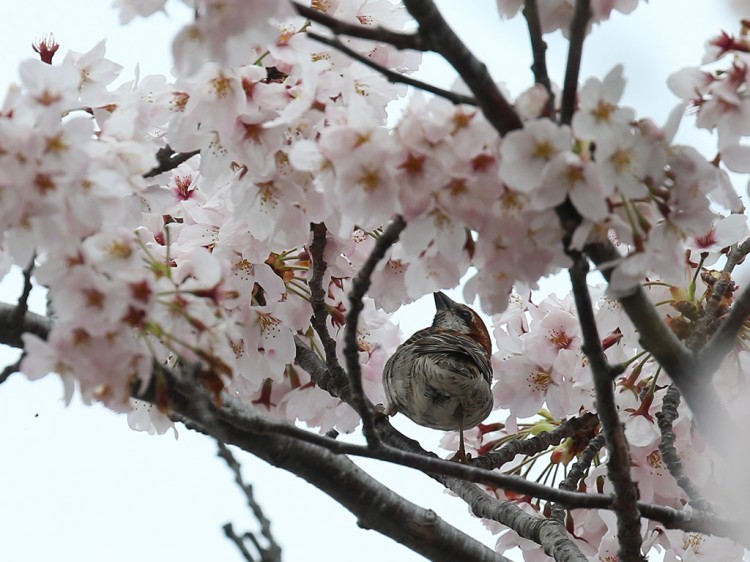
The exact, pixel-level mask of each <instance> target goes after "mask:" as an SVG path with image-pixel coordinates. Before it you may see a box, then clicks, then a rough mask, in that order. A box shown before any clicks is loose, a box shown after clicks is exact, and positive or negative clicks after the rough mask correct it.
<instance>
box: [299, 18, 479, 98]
mask: <svg viewBox="0 0 750 562" xmlns="http://www.w3.org/2000/svg"><path fill="white" fill-rule="evenodd" d="M307 36H308V37H309V38H310V39H314V40H315V41H318V42H319V43H323V44H324V45H328V46H329V47H333V48H334V49H336V50H338V51H341V52H342V53H344V54H345V55H348V56H349V57H351V58H353V59H354V60H356V61H359V62H361V63H362V64H364V65H365V66H367V67H369V68H372V69H373V70H375V71H376V72H378V73H380V74H382V75H383V76H385V78H386V79H387V80H388V81H389V82H392V83H400V84H406V85H407V86H413V87H414V88H418V89H420V90H423V91H425V92H430V93H431V94H435V95H436V96H440V97H441V98H445V99H447V100H448V101H450V102H451V103H454V104H466V105H473V106H476V105H477V100H475V99H474V98H472V97H471V96H465V95H463V94H459V93H457V92H451V91H450V90H444V89H442V88H438V87H437V86H433V85H432V84H427V83H426V82H422V81H421V80H416V79H414V78H411V77H409V76H406V75H404V74H401V73H400V72H396V71H394V70H390V69H388V68H385V67H384V66H381V65H379V64H377V63H376V62H373V61H372V60H371V59H369V58H368V57H366V56H365V55H362V54H360V53H358V52H357V51H355V50H354V49H351V48H350V47H347V46H346V45H345V44H344V43H342V42H341V41H340V40H339V39H336V38H330V37H325V36H323V35H318V34H317V33H315V32H313V31H308V32H307Z"/></svg>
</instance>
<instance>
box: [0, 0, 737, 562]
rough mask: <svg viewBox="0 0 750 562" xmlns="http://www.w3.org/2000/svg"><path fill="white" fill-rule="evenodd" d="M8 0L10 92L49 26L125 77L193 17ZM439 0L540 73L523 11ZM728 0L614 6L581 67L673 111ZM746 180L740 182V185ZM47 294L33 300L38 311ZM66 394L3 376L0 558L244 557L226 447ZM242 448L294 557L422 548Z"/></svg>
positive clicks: (405, 475) (431, 63)
mask: <svg viewBox="0 0 750 562" xmlns="http://www.w3.org/2000/svg"><path fill="white" fill-rule="evenodd" d="M5 4H6V5H5V6H4V10H3V18H1V19H0V37H2V46H3V57H2V58H1V59H0V90H2V91H3V92H4V90H5V89H6V87H7V85H8V84H9V83H10V82H12V81H14V80H16V77H17V74H16V66H17V63H18V61H20V60H21V59H22V58H25V57H29V56H33V53H32V51H31V48H30V45H31V43H32V42H33V41H34V40H35V39H37V38H39V37H40V36H41V35H42V34H44V33H48V32H54V34H55V37H56V38H57V40H58V41H59V42H60V43H61V45H62V47H61V53H60V54H59V55H58V56H61V55H63V54H64V52H65V51H66V50H67V49H73V50H76V51H86V50H88V49H90V48H91V47H92V46H93V45H94V44H95V43H96V42H97V41H99V40H100V39H102V38H107V50H108V58H110V59H112V60H114V61H115V62H118V63H120V64H122V65H124V66H125V69H124V71H123V73H122V77H123V79H125V80H128V79H131V78H132V76H133V72H134V68H135V65H136V64H137V63H139V64H140V68H141V71H140V75H141V76H145V75H147V74H153V73H166V72H168V70H169V68H170V66H171V57H170V54H169V53H170V39H171V37H172V35H173V34H174V32H175V30H176V29H178V28H179V26H180V24H181V22H182V21H184V20H185V19H186V18H187V17H189V11H188V10H187V9H186V8H185V7H184V6H183V5H182V4H181V3H180V2H176V1H175V0H171V2H170V3H168V11H169V13H170V17H167V16H164V15H163V14H159V15H157V16H155V17H153V18H151V19H149V20H137V21H134V22H133V23H131V24H130V25H129V26H128V27H125V28H121V27H120V26H119V24H118V21H117V15H116V13H115V12H114V11H113V10H111V9H109V8H108V7H107V5H108V2H106V1H102V0H78V1H77V2H75V3H67V2H58V1H54V0H25V1H22V2H6V3H5ZM439 4H440V5H441V6H442V7H443V9H444V13H445V15H446V17H447V19H448V21H450V22H452V24H453V25H454V26H455V27H456V29H457V31H458V32H459V33H460V34H461V35H462V36H463V37H464V39H465V40H466V41H467V42H468V43H469V45H470V46H471V47H472V48H473V49H474V50H475V52H476V53H477V54H478V55H479V56H480V57H481V58H483V59H484V61H485V62H486V63H487V64H488V66H489V67H490V70H491V72H492V73H493V75H494V76H495V77H496V78H497V79H498V80H501V81H504V82H506V83H507V85H508V87H509V88H510V90H511V91H512V92H513V93H518V92H519V91H521V90H522V89H524V88H525V87H527V86H528V85H529V84H530V83H531V81H532V76H531V72H530V70H529V66H530V59H529V47H528V40H527V38H526V35H525V33H524V26H523V20H521V19H520V18H519V19H517V20H515V21H513V22H509V23H505V24H500V22H499V21H498V18H497V14H496V10H495V3H494V1H485V0H472V1H470V2H456V1H455V0H454V1H450V0H446V1H443V2H439ZM72 6H75V7H72ZM681 6H690V9H691V11H690V12H689V13H688V12H684V13H679V12H673V11H671V10H675V9H679V8H680V7H681ZM723 6H724V4H723V3H721V2H716V1H714V0H694V1H692V2H678V1H676V0H652V3H650V4H642V5H641V6H639V8H638V9H637V11H636V13H634V14H633V15H631V16H628V17H620V16H617V15H616V16H614V17H613V19H612V21H611V22H608V23H605V24H604V25H602V26H600V27H599V28H597V29H596V30H595V31H594V33H593V35H592V37H591V38H590V40H589V42H587V44H586V47H585V48H584V64H583V70H582V73H581V76H582V78H585V77H586V76H589V75H598V76H600V77H601V76H603V75H604V74H606V72H608V71H609V70H610V69H611V68H612V67H613V66H614V65H616V64H618V63H624V64H625V75H626V77H627V78H628V86H627V89H626V93H625V100H624V101H625V103H628V104H630V105H633V106H634V107H635V108H636V110H637V112H638V115H639V116H652V117H654V119H655V121H656V122H657V123H663V122H664V120H665V119H666V116H667V114H668V112H669V110H670V109H671V108H672V107H673V106H674V104H675V103H676V101H677V100H676V99H675V98H674V97H673V96H672V95H671V94H670V93H669V91H668V90H667V88H666V85H665V82H664V81H665V78H666V76H667V74H668V73H669V72H671V71H674V70H677V69H679V68H681V67H683V66H687V65H692V64H695V63H697V62H698V61H700V59H701V56H702V53H703V42H704V41H705V39H706V38H707V37H709V36H710V35H712V34H714V33H716V32H717V31H718V30H720V29H726V30H727V31H730V32H736V30H737V28H738V25H737V23H736V19H735V18H734V17H732V16H731V15H730V14H729V13H728V12H727V11H726V10H725V9H724V8H723ZM549 43H550V49H549V51H548V52H549V57H548V61H549V62H548V64H549V66H550V69H551V75H552V78H553V80H554V81H556V82H557V83H558V84H559V83H561V82H562V76H563V68H564V67H563V63H564V60H565V57H566V55H567V51H566V49H564V48H561V47H564V45H565V43H564V42H563V41H562V39H561V38H560V37H559V34H558V35H554V36H553V37H551V38H550V40H549ZM421 77H422V78H423V79H425V80H428V81H430V82H433V83H436V84H438V85H441V86H443V87H447V86H449V85H450V84H451V83H452V82H453V80H454V74H453V72H451V71H450V69H449V68H448V66H447V65H446V64H445V63H442V62H441V61H438V60H435V59H433V58H428V60H427V61H426V63H425V65H424V72H423V74H422V76H421ZM685 128H686V127H685V126H683V130H684V129H685ZM699 138H700V139H702V141H703V142H704V143H705V144H704V145H703V146H704V151H705V152H706V154H709V153H710V151H711V144H710V140H709V139H708V137H707V136H706V135H703V136H700V137H699ZM739 189H740V190H741V192H742V193H743V194H744V186H739ZM18 292H19V285H18V279H17V278H16V279H15V280H13V279H10V280H5V281H4V282H3V283H2V284H0V298H2V300H4V301H6V302H12V301H13V299H14V297H15V296H16V295H17V294H18ZM456 296H458V295H457V294H456ZM37 297H38V295H37ZM459 298H460V297H459ZM430 300H431V299H430ZM40 301H41V299H39V298H37V300H36V301H35V303H34V305H35V306H36V310H37V311H41V306H42V303H41V302H40ZM408 313H409V314H408V317H409V319H410V320H408V321H407V319H406V315H404V317H403V327H404V332H405V333H406V334H407V335H408V334H411V333H412V332H413V331H414V330H416V329H418V328H421V327H424V326H425V325H427V324H428V323H429V322H430V320H431V317H432V313H433V311H432V305H431V304H429V303H427V304H417V305H413V306H412V307H410V308H409V309H408ZM2 366H4V364H3V365H0V368H2ZM61 395H62V387H61V384H60V383H59V381H58V380H56V378H54V377H47V378H46V379H44V380H42V381H40V382H35V383H30V382H27V381H26V380H25V379H24V378H23V377H22V376H19V375H15V376H13V377H11V378H10V379H9V380H8V381H7V382H6V383H4V384H3V385H2V386H0V455H1V456H0V529H1V530H2V532H0V537H1V538H0V559H1V560H9V561H11V560H12V561H19V562H26V561H29V562H31V561H41V560H76V561H78V562H94V561H96V562H99V561H100V560H107V561H108V562H126V561H127V562H130V561H132V560H134V559H137V560H140V561H144V562H145V561H152V560H153V561H163V560H179V561H181V562H193V561H196V562H197V561H202V560H207V559H208V560H222V561H227V562H229V561H233V560H237V561H239V560H241V557H240V555H239V554H238V553H237V552H236V550H235V548H234V546H233V545H231V544H230V543H229V542H228V541H227V540H226V539H224V537H223V534H222V532H221V525H223V524H224V523H225V522H227V521H233V522H235V524H236V527H237V528H238V529H244V528H245V527H247V526H249V525H251V522H252V518H251V517H250V515H249V513H248V511H247V509H246V507H245V506H244V503H243V499H242V496H241V494H240V492H239V490H238V489H237V488H236V487H235V486H234V484H233V482H232V475H231V474H230V472H229V471H228V470H227V469H226V468H225V466H224V464H223V461H221V460H219V459H217V458H216V457H215V445H214V444H213V442H211V441H210V440H208V439H206V438H205V437H203V436H199V435H196V434H192V433H191V432H189V431H187V430H185V429H184V428H181V429H179V433H180V437H179V439H178V440H175V439H174V438H173V437H172V436H171V434H170V435H166V436H162V437H150V436H148V435H144V434H139V433H135V432H133V431H131V430H130V429H129V428H128V426H127V423H126V420H125V417H124V416H117V415H115V414H112V413H110V412H108V411H106V410H105V409H103V408H101V407H98V406H94V407H87V406H82V405H80V403H79V400H78V399H77V398H76V399H74V403H73V405H71V406H70V407H68V408H65V407H64V406H63V405H62V403H61V400H60V397H61ZM394 423H395V425H396V426H397V427H398V428H400V429H402V430H403V431H404V432H405V433H407V434H408V435H412V436H414V435H418V436H420V439H421V440H422V442H423V445H425V446H427V447H428V448H433V449H434V447H435V445H436V442H437V439H438V438H439V436H440V434H439V432H431V431H429V430H417V429H416V428H415V426H414V425H413V424H411V423H410V422H408V421H407V420H404V419H403V417H402V416H397V417H396V418H395V420H394ZM422 436H424V437H422ZM242 461H243V467H244V473H245V476H246V479H247V480H248V481H250V482H252V483H253V484H254V485H255V489H256V496H257V499H258V500H259V502H260V503H261V505H262V506H263V507H264V508H265V509H266V511H267V514H268V516H269V517H270V518H271V520H272V523H273V530H274V533H275V534H276V537H277V539H278V540H279V542H280V543H281V544H282V547H283V548H284V550H285V559H286V560H333V561H338V560H348V559H350V557H352V555H353V554H354V551H355V550H356V558H357V560H358V561H360V562H370V561H372V562H375V561H377V562H382V561H383V560H398V561H410V560H418V559H421V558H420V557H418V556H417V555H415V554H413V553H411V552H410V551H407V550H406V549H404V548H403V547H401V546H399V545H396V544H394V543H392V542H391V541H390V540H388V539H386V538H383V537H381V536H380V535H378V534H376V533H374V532H368V531H363V530H361V529H359V528H358V527H357V526H356V523H355V519H354V517H353V516H352V515H351V514H349V513H348V512H346V511H345V510H344V509H343V508H341V507H339V506H338V504H336V503H335V502H333V501H332V500H329V499H328V498H327V496H325V495H324V494H322V493H320V492H317V491H316V490H314V489H312V488H311V487H310V486H308V485H307V484H305V483H304V482H302V481H301V480H299V479H298V478H296V477H293V476H290V475H288V474H287V473H285V472H283V471H281V470H278V469H275V468H273V467H269V466H268V465H265V464H264V463H263V462H261V461H258V460H256V459H254V458H252V457H248V456H243V457H242ZM362 464H363V466H365V467H366V468H367V469H370V468H373V473H374V474H376V475H378V476H380V477H382V478H383V479H384V480H385V481H386V482H387V483H389V484H392V485H393V487H394V488H395V489H396V490H397V491H398V492H399V493H402V494H404V495H406V496H407V497H408V498H409V499H411V500H412V501H415V502H417V503H418V504H420V505H422V506H423V507H430V508H432V509H434V510H435V511H437V513H438V514H439V515H440V516H441V517H443V518H444V519H446V520H448V521H449V522H451V523H454V524H459V525H460V526H461V528H463V529H464V530H465V531H466V532H468V533H470V534H473V535H475V536H477V537H479V538H482V539H483V540H485V542H487V544H490V545H491V544H494V539H493V538H492V537H490V536H489V534H487V533H485V532H484V531H483V529H482V527H481V524H480V523H479V522H478V521H477V520H475V519H472V518H470V517H468V516H467V509H466V506H465V505H464V504H463V503H462V502H460V501H458V500H456V499H454V498H451V497H449V496H448V495H447V494H445V493H444V491H443V490H442V488H441V487H440V486H438V485H436V484H434V483H433V482H432V481H431V480H430V479H428V478H427V477H425V476H421V475H419V474H417V473H414V472H412V471H408V470H405V469H398V468H391V467H389V468H388V469H386V470H382V469H380V467H375V466H374V463H367V462H365V463H362ZM375 469H377V470H375Z"/></svg>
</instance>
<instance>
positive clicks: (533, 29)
mask: <svg viewBox="0 0 750 562" xmlns="http://www.w3.org/2000/svg"><path fill="white" fill-rule="evenodd" d="M523 16H524V17H525V18H526V24H527V25H528V28H529V38H530V39H531V54H532V56H533V58H534V63H533V64H532V65H531V71H532V72H533V73H534V81H535V82H536V83H537V84H541V85H542V86H544V89H545V90H547V96H548V97H547V103H546V104H545V106H544V113H545V115H547V116H548V117H552V116H553V115H554V113H555V94H554V93H553V92H552V83H551V82H550V80H549V74H548V73H547V57H546V52H547V43H546V42H545V41H544V38H543V37H542V26H541V24H540V22H539V7H538V6H537V2H536V0H526V1H525V2H524V8H523Z"/></svg>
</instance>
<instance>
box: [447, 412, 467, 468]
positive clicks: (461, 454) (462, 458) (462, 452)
mask: <svg viewBox="0 0 750 562" xmlns="http://www.w3.org/2000/svg"><path fill="white" fill-rule="evenodd" d="M451 460H452V461H456V462H460V463H461V464H468V463H469V459H468V458H467V457H466V449H465V448H464V413H463V411H462V412H461V413H460V414H459V416H458V451H456V454H455V455H453V456H452V457H451Z"/></svg>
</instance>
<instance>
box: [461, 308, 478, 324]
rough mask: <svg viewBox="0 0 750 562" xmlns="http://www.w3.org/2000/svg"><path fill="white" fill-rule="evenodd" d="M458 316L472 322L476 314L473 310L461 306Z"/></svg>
mask: <svg viewBox="0 0 750 562" xmlns="http://www.w3.org/2000/svg"><path fill="white" fill-rule="evenodd" d="M457 314H458V317H459V318H460V319H461V320H463V321H464V322H466V323H467V324H472V323H473V322H474V315H473V314H472V313H471V310H469V309H466V308H459V309H458V311H457Z"/></svg>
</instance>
